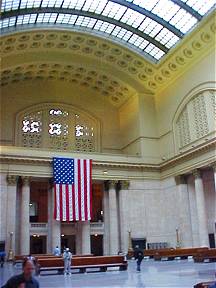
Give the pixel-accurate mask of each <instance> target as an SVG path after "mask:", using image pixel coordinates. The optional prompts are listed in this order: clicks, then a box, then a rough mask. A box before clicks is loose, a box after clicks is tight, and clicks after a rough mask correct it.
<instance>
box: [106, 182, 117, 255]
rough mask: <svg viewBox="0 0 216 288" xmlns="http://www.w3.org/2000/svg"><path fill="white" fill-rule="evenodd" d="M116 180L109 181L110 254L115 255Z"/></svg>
mask: <svg viewBox="0 0 216 288" xmlns="http://www.w3.org/2000/svg"><path fill="white" fill-rule="evenodd" d="M117 183H118V181H109V182H108V184H109V191H108V194H109V224H110V239H109V241H110V254H111V255H116V254H118V251H119V231H118V212H117V196H116V185H117Z"/></svg>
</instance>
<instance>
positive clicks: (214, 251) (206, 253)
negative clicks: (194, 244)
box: [196, 248, 216, 257]
mask: <svg viewBox="0 0 216 288" xmlns="http://www.w3.org/2000/svg"><path fill="white" fill-rule="evenodd" d="M196 255H197V256H202V257H208V256H215V257H216V248H209V249H208V250H200V251H197V254H196Z"/></svg>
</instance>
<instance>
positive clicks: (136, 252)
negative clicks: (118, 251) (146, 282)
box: [134, 245, 143, 272]
mask: <svg viewBox="0 0 216 288" xmlns="http://www.w3.org/2000/svg"><path fill="white" fill-rule="evenodd" d="M134 258H135V260H137V271H138V272H140V265H141V263H142V260H143V251H142V250H140V249H139V246H138V245H137V246H136V247H135V249H134Z"/></svg>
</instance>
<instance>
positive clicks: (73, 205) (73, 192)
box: [72, 185, 76, 220]
mask: <svg viewBox="0 0 216 288" xmlns="http://www.w3.org/2000/svg"><path fill="white" fill-rule="evenodd" d="M72 209H73V210H72V211H73V220H76V213H75V209H76V207H75V191H74V185H72Z"/></svg>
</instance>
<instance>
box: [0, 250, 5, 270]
mask: <svg viewBox="0 0 216 288" xmlns="http://www.w3.org/2000/svg"><path fill="white" fill-rule="evenodd" d="M5 256H6V253H5V251H2V252H0V266H1V268H3V267H4V262H5Z"/></svg>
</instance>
